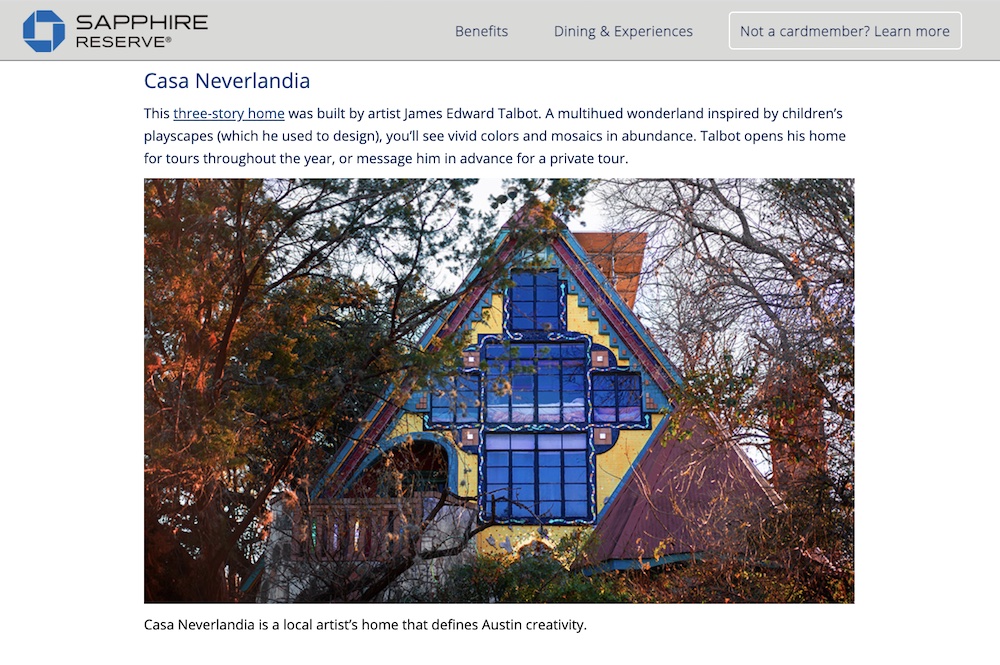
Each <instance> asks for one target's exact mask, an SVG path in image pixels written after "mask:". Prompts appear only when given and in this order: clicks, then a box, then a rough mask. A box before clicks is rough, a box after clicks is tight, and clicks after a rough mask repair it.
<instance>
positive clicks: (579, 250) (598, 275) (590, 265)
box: [559, 227, 684, 385]
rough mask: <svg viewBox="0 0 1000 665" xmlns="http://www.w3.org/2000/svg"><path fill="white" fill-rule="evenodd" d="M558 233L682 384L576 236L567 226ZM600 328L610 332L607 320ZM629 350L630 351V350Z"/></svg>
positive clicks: (669, 371)
mask: <svg viewBox="0 0 1000 665" xmlns="http://www.w3.org/2000/svg"><path fill="white" fill-rule="evenodd" d="M559 233H560V237H561V238H562V239H563V240H564V241H565V242H566V244H567V245H568V246H569V248H570V249H571V250H572V251H573V253H574V254H575V255H576V258H577V260H578V261H579V263H580V265H582V266H583V267H584V269H586V271H587V272H588V273H590V276H591V277H592V278H593V279H594V281H595V282H597V285H598V286H599V287H600V288H601V289H602V290H603V291H604V294H605V295H606V296H607V297H608V299H609V300H611V304H612V305H614V306H615V308H616V309H617V310H618V313H619V315H621V317H622V318H623V319H625V321H627V322H628V324H629V325H630V326H631V327H632V328H633V330H634V331H635V333H636V335H637V336H638V337H639V338H640V339H641V340H642V341H643V343H645V345H646V347H647V349H648V350H649V351H650V352H651V353H652V354H653V356H654V357H655V358H656V360H658V361H659V362H660V364H661V365H663V367H664V369H666V370H667V373H668V374H669V375H670V377H671V378H672V379H673V380H674V382H675V383H676V384H677V385H681V384H683V383H684V378H683V377H682V376H681V373H680V371H679V370H678V369H677V368H676V367H675V366H674V364H673V363H672V362H670V360H669V359H667V357H666V355H665V354H664V353H663V351H661V350H660V348H659V347H658V346H657V345H656V344H654V343H653V341H652V340H651V339H650V338H649V335H648V334H647V333H646V327H645V326H643V325H642V323H641V322H640V321H639V318H638V317H637V316H636V315H635V314H634V313H633V312H632V310H631V309H629V307H628V305H627V304H625V301H624V300H623V299H622V297H621V296H620V295H619V294H618V291H617V290H616V289H615V287H614V286H613V285H612V284H611V282H609V281H608V278H607V277H605V276H604V273H602V272H601V271H600V270H598V269H597V266H596V265H595V264H594V262H593V261H591V260H590V258H589V257H588V255H587V252H586V251H584V249H583V247H581V246H580V243H578V242H577V241H576V238H574V237H573V234H572V233H571V232H570V230H569V227H564V228H563V229H562V230H560V232H559ZM580 290H581V291H582V292H584V293H587V289H586V288H584V287H583V285H582V284H581V285H580ZM588 296H589V294H588ZM591 301H593V299H591ZM594 310H595V313H599V310H597V308H596V307H594ZM600 330H601V332H602V333H608V334H612V333H611V332H610V330H609V329H608V325H607V322H604V325H602V326H601V328H600ZM618 341H619V346H625V345H623V344H621V340H618ZM629 352H630V353H632V351H631V350H630V351H629Z"/></svg>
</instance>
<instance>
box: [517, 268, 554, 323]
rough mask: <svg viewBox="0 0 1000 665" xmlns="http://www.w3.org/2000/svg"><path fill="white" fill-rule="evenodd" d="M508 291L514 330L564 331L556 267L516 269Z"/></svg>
mask: <svg viewBox="0 0 1000 665" xmlns="http://www.w3.org/2000/svg"><path fill="white" fill-rule="evenodd" d="M511 279H512V280H513V281H514V286H512V287H511V288H509V289H508V290H507V304H508V306H509V308H510V320H509V324H510V329H511V330H539V331H550V330H562V324H561V321H560V316H559V313H560V312H559V274H558V273H557V272H556V271H555V270H545V271H542V272H537V273H533V272H515V273H513V274H512V275H511Z"/></svg>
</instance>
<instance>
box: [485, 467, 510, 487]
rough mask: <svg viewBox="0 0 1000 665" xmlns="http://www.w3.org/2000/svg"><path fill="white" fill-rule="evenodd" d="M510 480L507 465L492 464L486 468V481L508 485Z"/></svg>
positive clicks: (492, 483) (491, 483)
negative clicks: (493, 465)
mask: <svg viewBox="0 0 1000 665" xmlns="http://www.w3.org/2000/svg"><path fill="white" fill-rule="evenodd" d="M509 480H510V477H509V474H508V469H507V467H506V466H503V467H499V468H494V467H492V466H491V467H490V468H488V469H486V482H487V483H489V484H490V485H501V484H502V485H506V484H507V482H508V481H509Z"/></svg>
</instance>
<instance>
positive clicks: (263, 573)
mask: <svg viewBox="0 0 1000 665" xmlns="http://www.w3.org/2000/svg"><path fill="white" fill-rule="evenodd" d="M143 202H144V210H145V221H144V365H145V373H144V388H143V394H144V427H145V448H144V457H143V459H144V469H143V473H144V550H143V551H144V579H145V583H144V601H145V602H146V603H164V602H188V603H232V602H237V603H368V602H379V603H482V604H489V603H723V604H724V603H803V602H808V603H847V604H850V603H853V602H854V180H853V179H807V178H789V179H779V178H769V179H751V178H731V179H721V178H720V179H711V178H698V179H682V178H677V179H667V178H650V179H643V178H633V179H531V178H525V179H514V178H510V179H504V180H500V179H492V180H479V179H460V180H449V179H322V180H308V179H306V180H303V179H160V178H157V179H146V180H145V181H144V199H143Z"/></svg>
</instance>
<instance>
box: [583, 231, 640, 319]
mask: <svg viewBox="0 0 1000 665" xmlns="http://www.w3.org/2000/svg"><path fill="white" fill-rule="evenodd" d="M573 237H574V238H576V241H577V242H578V243H580V246H581V247H583V250H584V251H585V252H587V255H588V256H589V257H590V260H591V261H593V262H594V264H595V265H596V266H597V267H598V268H599V269H600V271H601V272H602V273H604V276H605V277H607V278H608V281H609V282H611V285H612V286H614V287H615V290H616V291H618V295H620V296H621V297H622V299H623V300H624V301H625V304H626V305H628V307H629V309H632V308H633V307H635V292H636V289H638V288H639V274H640V273H641V272H642V257H643V254H644V252H645V250H646V234H645V233H638V232H635V231H627V232H626V231H622V232H615V231H612V232H611V233H589V232H588V233H574V234H573Z"/></svg>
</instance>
